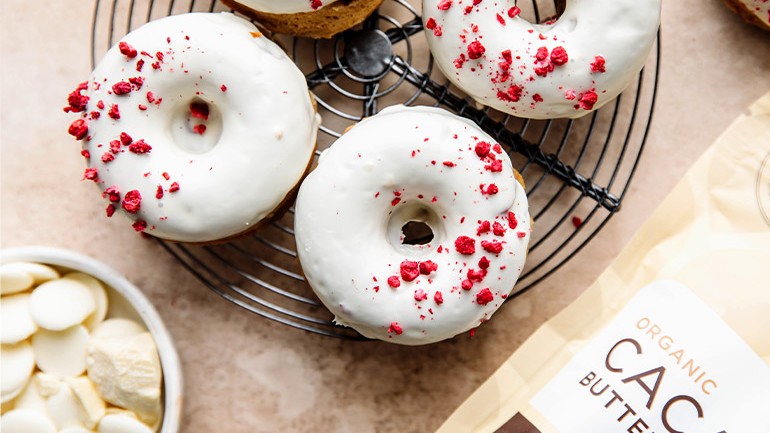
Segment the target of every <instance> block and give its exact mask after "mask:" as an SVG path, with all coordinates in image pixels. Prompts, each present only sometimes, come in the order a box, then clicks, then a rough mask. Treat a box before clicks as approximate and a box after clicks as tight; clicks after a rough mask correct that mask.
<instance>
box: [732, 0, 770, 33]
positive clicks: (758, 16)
mask: <svg viewBox="0 0 770 433" xmlns="http://www.w3.org/2000/svg"><path fill="white" fill-rule="evenodd" d="M724 3H725V5H726V6H727V7H728V8H730V10H732V11H733V12H735V13H736V14H738V15H740V16H741V18H743V19H744V20H745V21H746V22H748V23H751V24H754V25H755V26H757V27H759V28H761V29H765V30H770V0H724Z"/></svg>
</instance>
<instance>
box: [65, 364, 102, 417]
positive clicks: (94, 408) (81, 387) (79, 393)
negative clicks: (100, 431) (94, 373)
mask: <svg viewBox="0 0 770 433" xmlns="http://www.w3.org/2000/svg"><path fill="white" fill-rule="evenodd" d="M64 382H65V383H66V384H67V385H69V387H70V389H71V390H72V393H73V394H74V395H75V398H76V399H77V401H78V403H80V409H81V410H80V411H79V414H80V420H81V421H83V424H85V426H86V427H88V428H90V429H92V428H95V427H96V425H97V424H99V420H101V419H102V417H103V416H104V408H105V404H104V400H102V398H101V397H100V396H99V393H97V392H96V387H94V384H93V382H91V381H90V380H88V378H87V377H85V376H81V377H72V378H67V379H64Z"/></svg>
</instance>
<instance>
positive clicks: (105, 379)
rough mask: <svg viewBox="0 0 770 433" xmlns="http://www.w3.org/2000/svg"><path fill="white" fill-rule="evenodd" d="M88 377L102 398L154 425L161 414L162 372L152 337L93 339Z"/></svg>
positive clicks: (89, 352) (144, 335)
mask: <svg viewBox="0 0 770 433" xmlns="http://www.w3.org/2000/svg"><path fill="white" fill-rule="evenodd" d="M88 377H89V378H90V379H91V380H93V381H94V383H95V384H96V387H97V389H98V390H99V393H100V394H101V395H102V397H103V398H104V399H105V400H106V401H108V402H110V403H112V404H114V405H116V406H120V407H123V408H126V409H128V410H131V411H134V412H136V414H137V415H138V416H139V418H140V419H141V420H142V421H145V422H147V423H148V424H152V423H154V422H155V421H156V420H157V419H158V416H159V414H160V394H161V393H160V384H161V368H160V360H159V359H158V351H157V349H156V347H155V342H154V341H153V339H152V336H151V335H150V334H149V333H147V332H144V333H142V334H139V335H136V336H133V337H130V338H98V339H92V340H91V344H90V346H89V349H88Z"/></svg>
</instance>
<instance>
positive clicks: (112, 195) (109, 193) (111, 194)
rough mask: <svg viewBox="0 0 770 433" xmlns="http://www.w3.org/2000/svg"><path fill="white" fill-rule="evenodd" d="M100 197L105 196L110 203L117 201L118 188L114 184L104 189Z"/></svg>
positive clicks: (118, 196)
mask: <svg viewBox="0 0 770 433" xmlns="http://www.w3.org/2000/svg"><path fill="white" fill-rule="evenodd" d="M102 197H107V199H108V200H109V201H111V202H112V203H117V202H119V201H120V190H118V187H116V186H111V187H109V188H107V189H105V190H104V193H102Z"/></svg>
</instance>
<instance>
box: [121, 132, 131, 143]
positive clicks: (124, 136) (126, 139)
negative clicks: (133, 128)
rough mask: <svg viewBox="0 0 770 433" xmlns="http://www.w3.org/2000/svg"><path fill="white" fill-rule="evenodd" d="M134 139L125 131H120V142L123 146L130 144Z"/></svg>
mask: <svg viewBox="0 0 770 433" xmlns="http://www.w3.org/2000/svg"><path fill="white" fill-rule="evenodd" d="M132 141H134V139H133V138H131V136H130V135H128V134H126V133H125V132H121V133H120V142H121V143H122V144H123V146H128V145H129V144H131V142H132Z"/></svg>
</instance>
